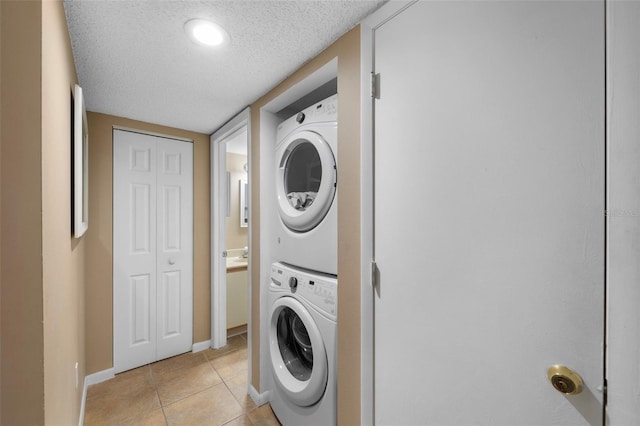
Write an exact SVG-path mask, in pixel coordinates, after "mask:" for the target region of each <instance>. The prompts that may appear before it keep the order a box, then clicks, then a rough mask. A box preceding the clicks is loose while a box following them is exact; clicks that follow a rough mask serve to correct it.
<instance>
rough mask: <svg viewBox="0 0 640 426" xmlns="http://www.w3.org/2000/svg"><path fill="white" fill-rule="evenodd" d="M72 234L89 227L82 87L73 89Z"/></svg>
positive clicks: (86, 151)
mask: <svg viewBox="0 0 640 426" xmlns="http://www.w3.org/2000/svg"><path fill="white" fill-rule="evenodd" d="M73 92H74V93H73V95H74V96H73V98H74V101H73V156H72V158H73V164H72V167H73V172H72V176H73V207H72V208H73V212H72V216H73V236H74V237H75V238H80V237H81V236H82V235H83V234H84V233H85V231H86V230H87V228H88V227H89V129H88V125H87V111H86V109H85V104H84V96H83V94H82V88H81V87H80V86H79V85H77V84H76V85H75V87H74V91H73Z"/></svg>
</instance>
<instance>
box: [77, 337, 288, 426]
mask: <svg viewBox="0 0 640 426" xmlns="http://www.w3.org/2000/svg"><path fill="white" fill-rule="evenodd" d="M247 387H248V385H247V338H246V334H242V335H238V336H234V337H231V338H229V340H228V345H227V346H225V347H224V348H221V349H217V350H212V349H207V350H205V351H202V352H197V353H191V352H188V353H185V354H182V355H178V356H176V357H173V358H168V359H165V360H163V361H158V362H155V363H153V364H148V365H145V366H143V367H140V368H136V369H134V370H130V371H126V372H124V373H121V374H118V375H116V377H115V378H114V379H111V380H108V381H106V382H102V383H99V384H96V385H93V386H91V387H90V388H89V390H88V392H87V402H86V409H85V417H84V424H85V425H87V426H89V425H116V424H117V425H194V424H209V425H265V426H267V425H274V426H277V425H279V423H278V421H277V419H276V418H275V416H274V415H273V412H272V411H271V407H270V406H269V404H266V405H263V406H261V407H257V406H256V405H255V403H254V402H253V401H252V400H251V398H250V397H249V396H248V395H247Z"/></svg>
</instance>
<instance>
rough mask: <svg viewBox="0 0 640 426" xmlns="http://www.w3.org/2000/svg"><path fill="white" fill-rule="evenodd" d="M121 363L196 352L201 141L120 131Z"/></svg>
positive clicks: (117, 328) (116, 199)
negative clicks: (196, 155)
mask: <svg viewBox="0 0 640 426" xmlns="http://www.w3.org/2000/svg"><path fill="white" fill-rule="evenodd" d="M113 157H114V164H113V170H114V186H113V250H114V253H113V254H114V256H113V296H114V301H113V303H114V306H113V314H114V331H113V332H114V368H115V371H116V372H120V371H125V370H129V369H131V368H135V367H137V366H140V365H144V364H147V363H150V362H153V361H157V360H159V359H163V358H167V357H170V356H173V355H177V354H180V353H183V352H186V351H188V350H189V349H190V348H191V344H192V335H193V324H192V311H193V309H192V306H193V303H192V301H193V295H192V294H193V145H192V144H191V143H188V142H184V141H178V140H173V139H167V138H162V137H157V136H150V135H144V134H140V133H133V132H127V131H121V130H115V131H114V144H113Z"/></svg>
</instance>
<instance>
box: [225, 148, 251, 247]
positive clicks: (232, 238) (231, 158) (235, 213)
mask: <svg viewBox="0 0 640 426" xmlns="http://www.w3.org/2000/svg"><path fill="white" fill-rule="evenodd" d="M245 164H247V156H246V155H241V154H234V153H231V152H229V153H227V171H228V172H229V174H230V175H231V196H230V197H229V198H230V202H231V206H230V207H231V208H230V209H229V210H230V215H229V217H228V218H227V249H238V248H242V247H246V246H248V245H249V233H248V232H247V231H248V229H249V228H241V227H240V184H239V180H240V179H244V180H245V181H246V180H247V172H245V171H244V169H243V168H242V167H243V166H244V165H245Z"/></svg>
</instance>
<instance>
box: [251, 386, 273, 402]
mask: <svg viewBox="0 0 640 426" xmlns="http://www.w3.org/2000/svg"><path fill="white" fill-rule="evenodd" d="M249 396H250V397H251V399H253V402H255V403H256V405H257V406H260V405H264V404H266V403H267V402H269V401H271V392H269V391H265V392H262V393H259V392H258V391H257V390H256V388H254V387H253V385H249Z"/></svg>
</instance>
